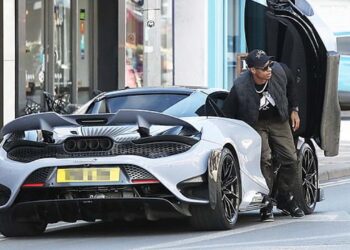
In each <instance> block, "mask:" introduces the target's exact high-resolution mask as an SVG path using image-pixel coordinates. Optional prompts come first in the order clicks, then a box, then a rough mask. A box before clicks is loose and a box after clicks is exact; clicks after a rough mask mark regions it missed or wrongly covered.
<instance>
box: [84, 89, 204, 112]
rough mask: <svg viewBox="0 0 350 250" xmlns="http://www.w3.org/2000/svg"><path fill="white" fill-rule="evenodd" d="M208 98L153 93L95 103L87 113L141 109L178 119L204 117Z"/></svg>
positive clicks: (115, 97) (118, 97)
mask: <svg viewBox="0 0 350 250" xmlns="http://www.w3.org/2000/svg"><path fill="white" fill-rule="evenodd" d="M207 97H208V96H207V95H206V94H205V93H203V92H194V93H192V94H191V95H185V94H154V93H152V94H138V95H125V96H114V97H110V98H106V99H102V100H100V101H97V102H95V103H94V104H93V105H91V106H90V107H89V109H88V111H87V113H88V114H97V113H106V112H110V113H116V112H118V110H120V109H139V110H148V111H155V112H160V113H164V114H167V115H172V116H176V117H191V116H204V115H205V112H206V111H205V102H206V99H207Z"/></svg>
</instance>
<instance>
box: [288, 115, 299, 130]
mask: <svg viewBox="0 0 350 250" xmlns="http://www.w3.org/2000/svg"><path fill="white" fill-rule="evenodd" d="M290 120H291V122H292V128H293V131H294V132H295V131H297V130H298V129H299V126H300V118H299V114H298V112H296V111H292V113H291V114H290Z"/></svg>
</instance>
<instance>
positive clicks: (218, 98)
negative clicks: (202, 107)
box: [208, 91, 228, 117]
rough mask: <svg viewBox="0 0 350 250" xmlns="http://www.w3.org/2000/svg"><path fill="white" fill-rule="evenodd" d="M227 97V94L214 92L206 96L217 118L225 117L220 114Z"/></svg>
mask: <svg viewBox="0 0 350 250" xmlns="http://www.w3.org/2000/svg"><path fill="white" fill-rule="evenodd" d="M227 96H228V92H224V91H220V92H214V93H212V94H210V95H209V96H208V99H209V100H210V104H211V106H212V109H214V110H215V112H216V113H217V116H220V117H225V115H224V114H223V112H222V109H223V107H224V102H225V99H226V97H227Z"/></svg>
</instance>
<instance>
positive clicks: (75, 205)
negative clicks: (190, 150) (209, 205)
mask: <svg viewBox="0 0 350 250" xmlns="http://www.w3.org/2000/svg"><path fill="white" fill-rule="evenodd" d="M6 211H8V210H5V211H2V212H6ZM11 212H12V213H13V216H14V217H15V218H16V219H17V220H18V221H38V220H40V221H42V220H45V221H47V222H48V223H55V222H58V221H66V222H75V221H77V220H85V221H95V220H97V219H101V220H116V219H125V220H132V219H136V218H146V219H149V220H156V219H161V218H171V217H179V216H180V217H181V216H190V213H189V211H188V205H187V204H181V203H178V204H174V203H171V202H170V201H168V200H166V199H162V198H114V199H74V200H43V201H34V202H23V203H18V204H16V205H14V206H13V207H12V208H11Z"/></svg>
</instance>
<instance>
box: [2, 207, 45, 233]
mask: <svg viewBox="0 0 350 250" xmlns="http://www.w3.org/2000/svg"><path fill="white" fill-rule="evenodd" d="M46 226H47V223H46V222H44V221H40V222H18V221H16V219H15V218H14V216H13V213H12V212H11V211H8V212H5V213H2V214H0V232H1V233H2V234H3V235H4V236H6V237H18V236H35V235H39V234H42V233H43V232H44V231H45V229H46Z"/></svg>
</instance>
